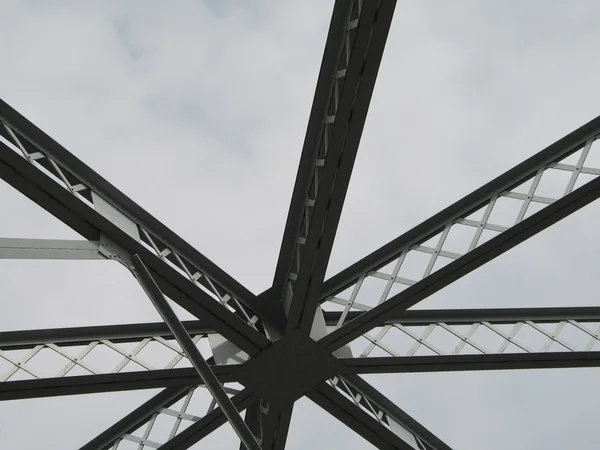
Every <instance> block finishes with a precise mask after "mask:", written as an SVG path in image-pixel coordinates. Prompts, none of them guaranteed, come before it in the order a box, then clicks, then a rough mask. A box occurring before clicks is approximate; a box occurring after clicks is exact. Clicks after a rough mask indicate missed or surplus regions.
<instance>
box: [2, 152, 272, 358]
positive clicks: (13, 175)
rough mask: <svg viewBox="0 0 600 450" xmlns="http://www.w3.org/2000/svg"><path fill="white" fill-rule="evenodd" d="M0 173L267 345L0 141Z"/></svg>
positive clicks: (198, 310)
mask: <svg viewBox="0 0 600 450" xmlns="http://www.w3.org/2000/svg"><path fill="white" fill-rule="evenodd" d="M0 177H1V178H3V179H4V180H5V181H6V182H8V183H9V184H11V185H12V186H13V187H15V188H16V189H18V190H19V191H21V192H22V193H24V194H25V195H27V196H28V197H30V198H31V199H32V200H33V201H35V202H36V203H38V204H39V205H40V206H42V207H44V208H46V209H47V210H48V211H49V212H51V213H53V214H54V215H56V216H57V217H58V218H59V219H61V220H63V221H64V222H65V223H66V224H67V225H69V226H71V227H72V228H74V229H75V231H77V232H79V233H81V234H82V235H83V236H84V237H86V238H87V239H90V240H99V238H100V236H99V235H100V230H102V233H103V234H105V235H108V236H110V238H111V239H112V241H114V242H116V243H117V244H118V245H120V246H121V247H122V248H124V249H125V250H126V251H128V252H129V253H131V254H135V253H139V254H141V255H145V256H144V261H145V262H146V263H147V264H148V266H149V267H150V268H151V269H152V271H153V274H154V276H155V278H156V279H157V282H158V283H159V285H160V286H161V289H162V290H163V291H164V292H165V293H166V294H167V295H169V297H170V298H172V299H173V300H174V301H175V302H177V303H178V304H179V305H181V306H182V307H183V308H185V309H187V310H188V311H189V312H190V313H192V314H193V315H195V316H196V317H202V319H203V320H205V321H206V322H207V323H209V324H210V325H211V327H213V328H214V329H216V330H218V331H219V332H220V333H221V334H223V335H224V336H225V337H227V338H228V339H229V340H231V341H232V342H234V343H235V344H236V345H237V346H238V347H240V348H241V349H243V350H244V351H246V352H247V353H249V354H253V353H256V352H257V351H258V350H259V349H260V348H262V347H264V346H266V345H268V342H269V340H268V339H267V338H266V337H264V336H262V335H261V334H260V333H258V332H257V331H256V330H254V329H252V328H250V326H248V325H247V324H246V323H244V321H242V320H241V319H240V318H239V317H237V316H236V315H235V314H233V313H232V312H230V311H229V310H228V309H227V308H225V307H224V306H223V305H221V304H220V303H219V302H217V301H215V300H214V299H213V298H211V297H210V296H209V295H208V294H207V293H205V292H204V291H203V290H202V289H201V288H199V287H197V286H195V285H194V284H193V283H191V282H190V281H189V280H187V279H186V278H185V277H184V276H183V275H182V274H181V273H179V272H178V271H177V270H175V269H174V268H172V267H171V266H169V265H168V264H166V263H165V262H164V261H162V260H161V259H160V258H158V257H157V256H155V255H154V254H153V253H152V252H151V251H150V250H148V249H147V248H146V247H145V246H144V245H143V244H142V243H140V242H138V241H136V240H135V239H133V238H132V237H131V236H130V235H128V234H127V233H125V232H124V231H123V230H122V229H120V228H119V227H117V226H116V225H115V224H113V223H112V222H111V221H110V220H108V219H107V218H105V217H103V216H102V215H101V214H99V213H98V212H97V211H95V210H94V209H92V208H90V207H89V206H88V205H86V204H85V203H84V202H83V201H81V200H79V199H78V198H76V197H75V196H74V195H72V194H71V193H70V192H69V191H68V190H66V189H64V188H63V187H61V186H60V185H58V184H57V183H56V182H55V181H54V180H52V179H51V178H50V177H49V176H48V175H46V174H45V173H43V172H42V171H41V170H40V169H38V168H36V167H35V166H34V165H33V164H31V163H30V162H28V161H27V160H25V159H24V158H22V157H20V156H19V155H17V154H16V153H15V152H14V151H12V150H11V149H9V148H8V147H7V146H6V145H5V144H4V143H2V142H0Z"/></svg>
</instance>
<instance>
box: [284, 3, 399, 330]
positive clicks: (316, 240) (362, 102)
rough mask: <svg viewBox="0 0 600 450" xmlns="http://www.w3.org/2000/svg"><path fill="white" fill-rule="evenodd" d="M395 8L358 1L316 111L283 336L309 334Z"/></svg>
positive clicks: (288, 274) (286, 294)
mask: <svg viewBox="0 0 600 450" xmlns="http://www.w3.org/2000/svg"><path fill="white" fill-rule="evenodd" d="M346 3H348V2H346ZM395 5H396V2H395V0H381V1H377V2H375V1H373V2H360V1H356V2H354V3H353V6H352V8H353V9H352V10H351V11H350V15H349V16H347V17H348V19H347V21H346V25H345V30H346V31H345V33H343V35H344V42H343V49H342V51H341V52H338V55H339V57H338V58H337V61H338V63H337V66H336V67H335V69H334V72H333V73H329V74H328V76H329V78H328V79H327V81H328V83H331V82H332V81H333V83H332V85H331V84H330V89H329V95H328V96H327V97H328V100H327V109H326V110H321V111H320V112H321V115H320V117H319V120H320V122H319V125H320V127H318V128H319V141H316V142H317V143H318V146H317V147H310V146H309V147H308V148H309V149H310V150H311V154H312V155H314V156H313V158H312V162H313V167H312V168H311V169H310V171H309V172H310V179H311V181H310V183H311V184H310V188H309V191H308V194H305V195H304V197H303V201H304V207H303V208H304V212H305V214H304V217H302V221H303V222H301V223H303V225H302V226H303V227H304V230H305V232H304V234H303V235H302V236H303V237H296V240H295V253H293V258H292V259H293V264H292V268H291V269H290V270H289V271H288V272H286V280H285V282H284V286H283V287H284V291H283V295H284V298H285V300H286V301H287V300H288V299H289V298H290V296H291V303H284V305H285V306H286V311H287V312H288V325H287V330H291V329H294V328H296V327H300V328H301V329H303V330H304V331H307V332H308V331H310V329H311V326H312V323H313V318H314V315H315V310H316V307H317V305H318V300H319V297H318V296H319V293H320V290H321V284H322V282H323V279H324V277H325V271H326V269H327V264H328V261H329V257H330V254H331V249H332V247H333V241H334V238H335V234H336V231H337V226H338V224H339V219H340V215H341V212H342V207H343V204H344V199H345V197H346V193H347V190H348V184H349V182H350V177H351V174H352V169H353V167H354V161H355V159H356V154H357V151H358V145H359V142H360V138H361V135H362V131H363V128H364V124H365V120H366V116H367V111H368V108H369V104H370V101H371V96H372V94H373V88H374V85H375V80H376V78H377V72H378V70H379V65H380V63H381V58H382V56H383V50H384V47H385V43H386V39H387V35H388V32H389V28H390V25H391V20H392V16H393V12H394V8H395ZM334 12H335V10H334ZM355 16H356V19H355V18H354V17H355ZM336 42H337V44H336V45H339V40H338V41H336ZM324 70H325V67H323V70H322V72H323V71H324ZM318 87H319V86H318ZM311 118H312V117H311ZM305 148H306V147H305ZM313 148H316V151H315V150H314V149H313ZM302 226H301V229H302ZM296 229H297V228H296ZM304 236H305V237H304ZM288 267H289V266H288ZM275 281H276V282H277V283H281V282H282V281H281V280H277V279H276V280H275ZM276 289H278V291H276V292H282V291H281V289H280V287H279V286H276ZM288 305H289V307H288Z"/></svg>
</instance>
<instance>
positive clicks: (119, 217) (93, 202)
mask: <svg viewBox="0 0 600 450" xmlns="http://www.w3.org/2000/svg"><path fill="white" fill-rule="evenodd" d="M2 139H4V140H5V141H8V142H10V145H8V144H6V143H5V142H3V141H2ZM18 151H20V152H21V153H22V154H23V156H21V155H20V154H19V153H17V152H18ZM0 178H2V179H4V180H5V181H6V182H7V183H9V184H10V185H11V186H13V187H14V188H16V189H17V190H19V191H20V192H22V193H23V194H25V195H26V196H27V197H29V198H30V199H31V200H33V201H34V202H35V203H37V204H38V205H40V206H41V207H43V208H44V209H46V210H47V211H48V212H50V213H51V214H53V215H54V216H56V217H57V218H58V219H60V220H61V221H63V222H64V223H65V224H67V225H68V226H70V227H71V228H73V229H74V230H75V231H77V232H78V233H80V234H81V235H82V236H84V237H85V238H86V239H88V240H91V241H97V240H99V239H100V237H101V235H102V236H105V237H106V238H108V239H110V241H111V242H112V243H114V244H115V245H117V246H118V247H120V248H121V249H123V250H124V251H125V252H126V253H129V254H136V253H137V254H140V256H141V257H142V259H143V260H144V262H145V263H146V264H147V265H148V266H149V268H150V269H151V271H152V272H153V273H154V274H155V275H156V278H157V282H158V283H159V285H161V288H162V289H163V291H164V292H165V294H166V295H168V296H169V297H171V298H172V299H173V300H174V301H176V302H177V303H179V304H180V305H181V306H182V307H184V308H185V309H187V310H188V311H190V312H191V313H192V314H194V315H196V316H202V317H203V319H204V320H207V321H208V322H210V323H211V325H213V326H214V327H215V328H216V329H218V330H219V331H220V332H222V334H223V335H225V336H227V335H228V334H229V335H230V336H231V337H232V338H231V340H232V341H237V342H236V345H238V346H239V347H240V348H243V349H244V350H245V351H250V353H254V352H256V351H258V350H259V349H261V348H263V347H264V346H266V345H268V342H269V341H268V339H266V337H264V336H261V335H260V333H258V332H256V331H255V330H254V329H252V328H251V327H250V326H249V325H248V323H252V321H253V320H254V319H253V318H252V316H254V314H255V313H258V314H260V316H261V318H265V319H266V320H273V321H274V322H276V321H277V318H276V317H274V313H273V310H272V309H271V308H268V307H266V305H264V304H263V303H262V302H261V301H260V300H259V299H257V298H256V297H255V296H254V295H253V294H252V293H250V292H249V291H248V290H246V289H245V288H243V287H242V286H241V285H240V284H239V283H237V282H235V280H233V279H232V278H231V277H229V276H228V275H227V274H226V273H225V272H223V271H222V270H221V269H219V268H218V267H217V266H216V265H214V264H213V263H212V262H211V261H209V260H208V259H207V258H206V257H204V256H203V255H202V254H200V253H199V252H197V251H196V250H194V249H193V248H192V247H191V246H190V245H189V244H187V243H186V242H185V241H183V240H182V239H181V238H180V237H178V236H177V235H176V234H174V233H173V232H172V231H170V230H169V229H167V228H166V227H165V226H164V225H162V224H161V223H160V222H158V221H157V220H156V219H155V218H153V217H152V216H151V215H150V214H148V213H147V212H146V211H144V210H143V209H142V208H140V207H139V206H138V205H137V204H135V203H134V202H133V201H132V200H130V199H129V198H128V197H126V196H125V195H124V194H123V193H121V192H120V191H118V190H117V189H116V188H114V187H113V186H112V185H111V184H110V183H108V182H107V181H106V180H104V179H103V178H102V177H100V176H99V175H98V174H97V173H95V172H94V171H92V170H91V169H90V168H89V167H87V166H86V165H85V164H83V163H82V162H81V161H79V160H78V159H77V158H76V157H75V156H73V155H72V154H70V153H69V152H68V151H67V150H65V149H64V148H63V147H61V146H60V145H59V144H58V143H56V142H55V141H54V140H52V139H51V138H50V137H49V136H47V135H46V134H44V133H43V132H42V131H41V130H39V129H38V128H37V127H35V126H34V125H33V124H32V123H31V122H29V121H27V120H26V119H25V118H23V117H22V116H21V115H20V114H19V113H18V112H16V111H15V110H14V109H12V108H11V107H10V106H8V105H7V104H6V103H4V102H3V101H1V100H0ZM207 292H210V294H209V293H207ZM215 297H216V298H215ZM218 299H220V300H221V301H223V302H228V304H229V305H230V306H232V307H234V309H236V311H237V313H238V314H239V316H240V317H241V318H242V319H243V320H242V319H240V318H239V317H236V316H235V314H233V313H231V312H230V311H229V310H228V309H227V308H224V307H223V306H222V305H220V304H219V300H218ZM244 322H246V324H244ZM244 347H246V348H244Z"/></svg>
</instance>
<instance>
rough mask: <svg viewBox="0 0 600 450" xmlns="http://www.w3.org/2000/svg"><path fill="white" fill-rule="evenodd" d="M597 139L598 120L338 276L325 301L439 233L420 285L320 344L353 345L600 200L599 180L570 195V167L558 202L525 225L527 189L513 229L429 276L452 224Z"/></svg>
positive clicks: (482, 225)
mask: <svg viewBox="0 0 600 450" xmlns="http://www.w3.org/2000/svg"><path fill="white" fill-rule="evenodd" d="M598 133H600V118H597V119H594V120H593V121H592V122H590V123H588V124H587V125H584V126H583V127H581V128H580V129H578V130H576V131H575V132H573V133H571V134H570V135H568V136H566V137H565V138H563V139H561V140H559V141H558V142H556V143H555V144H553V145H551V146H550V147H548V148H547V149H545V150H543V151H542V152H540V153H538V154H537V155H535V156H534V157H532V158H530V159H529V160H527V161H525V162H524V163H522V164H520V165H519V166H517V167H515V168H513V169H511V170H510V171H508V172H507V173H505V174H504V175H502V176H500V177H499V178H498V179H496V180H494V181H492V182H491V183H489V184H488V185H486V186H484V187H483V188H480V189H479V190H477V191H475V192H474V193H472V194H470V195H469V196H467V197H465V198H464V199H463V200H461V201H459V202H458V203H456V204H455V205H453V206H451V207H450V208H448V209H446V210H444V211H442V212H441V213H439V214H438V215H436V216H434V217H433V218H431V219H429V220H428V221H426V222H424V223H423V224H421V225H419V226H417V227H416V228H414V229H413V230H411V231H409V232H408V233H406V234H405V235H403V236H401V237H400V238H398V239H397V240H395V241H393V242H392V243H391V244H388V245H387V246H385V247H384V248H383V250H382V249H380V250H378V251H377V252H375V253H374V255H375V256H373V255H372V256H370V257H367V258H365V259H364V260H362V261H361V262H359V263H357V264H355V265H354V266H352V267H351V268H350V269H347V270H346V271H343V272H342V273H341V274H340V275H339V276H336V277H334V278H333V279H332V281H330V282H329V283H328V284H327V288H326V291H325V294H324V296H325V297H327V296H329V295H331V294H333V293H335V292H339V291H340V289H344V288H345V287H348V286H349V285H351V284H352V282H353V281H357V280H359V279H361V277H363V278H364V277H365V276H367V275H368V274H370V273H372V272H373V271H374V270H376V269H377V268H378V267H381V264H386V263H388V262H390V260H393V258H394V256H400V258H401V259H402V255H406V253H407V252H409V251H413V250H414V248H416V247H417V246H419V245H420V244H421V243H422V242H424V241H425V240H426V239H428V238H430V237H432V236H435V235H436V234H438V233H439V234H440V238H439V241H438V247H437V248H435V249H433V252H434V254H433V257H432V258H431V260H430V264H429V266H428V268H427V271H426V273H425V275H424V277H423V278H422V279H421V280H420V281H416V282H414V283H413V282H411V283H410V286H409V287H407V288H406V289H405V290H404V291H402V292H400V293H399V294H396V295H394V296H392V297H390V298H389V299H386V298H382V303H381V304H379V305H378V306H376V307H375V308H373V309H371V310H369V311H367V312H366V313H365V314H362V315H361V316H360V317H358V318H357V319H356V320H353V321H352V322H349V323H348V324H346V325H344V326H343V327H341V328H339V329H337V330H336V331H334V332H333V333H331V334H330V335H328V336H326V337H325V338H323V339H322V340H321V341H320V343H321V344H322V345H324V346H325V347H327V348H328V349H330V350H335V349H337V348H339V347H341V346H342V345H344V344H347V343H348V342H351V341H352V340H354V339H355V338H357V337H359V336H360V335H361V334H363V333H365V332H366V331H368V330H370V329H372V328H374V327H375V326H377V325H379V324H381V323H383V322H385V321H386V320H387V319H389V318H390V317H392V316H393V315H395V314H397V313H399V312H401V311H404V310H406V309H407V308H410V307H411V306H414V305H415V304H416V303H418V302H419V301H421V300H423V299H425V298H427V297H428V296H430V295H432V294H433V293H435V292H437V291H438V290H440V289H442V288H443V287H445V286H447V285H448V284H450V283H452V282H454V281H456V280H457V279H459V278H460V277H462V276H464V275H466V274H467V273H470V272H471V271H473V270H475V269H476V268H478V267H480V266H481V265H483V264H485V263H487V262H488V261H490V260H492V259H494V258H495V257H497V256H499V255H501V254H503V253H504V252H506V251H507V250H509V249H511V248H512V247H514V246H516V245H518V244H520V243H521V242H523V241H525V240H526V239H528V238H530V237H531V236H534V235H535V234H537V233H539V232H540V231H542V230H544V229H545V228H547V227H549V226H551V225H553V224H554V223H556V222H558V221H559V220H561V219H563V218H564V217H566V216H568V215H569V214H572V213H573V212H575V211H577V210H579V209H580V208H583V207H584V206H586V205H587V204H589V203H591V202H593V201H594V200H596V199H597V198H598V197H600V179H599V178H595V179H594V180H592V181H590V182H588V183H587V184H584V185H583V186H582V187H580V188H578V189H576V190H572V189H573V184H574V182H575V180H576V178H577V175H578V173H579V171H580V170H581V168H580V167H573V168H572V169H569V170H570V171H571V172H572V173H573V175H572V177H571V178H570V179H571V182H570V183H569V185H568V186H567V189H566V191H565V195H564V196H563V197H562V198H560V199H558V200H555V199H551V200H549V202H548V203H549V204H548V206H546V207H545V208H543V209H542V210H541V211H539V212H537V213H534V214H533V215H531V216H530V217H528V218H526V219H524V218H523V217H524V212H525V211H526V207H527V205H528V204H529V202H530V201H531V200H532V198H531V197H532V196H533V195H534V193H533V192H532V191H531V188H530V195H529V197H527V196H525V198H524V202H525V203H524V204H523V205H524V207H525V209H522V214H519V216H518V217H517V221H516V224H515V225H513V226H512V227H505V228H504V229H502V231H501V232H499V234H498V235H497V236H496V237H494V238H492V239H490V240H489V241H487V242H485V243H484V244H481V245H480V246H478V247H477V246H476V245H473V244H472V245H471V247H470V248H469V250H468V251H467V252H466V253H464V254H462V255H456V257H455V258H454V260H453V261H452V262H450V263H449V264H448V265H446V266H445V267H442V268H441V269H439V270H437V271H433V272H432V270H431V268H432V267H433V264H432V262H433V263H435V256H436V255H437V254H439V253H440V248H441V247H442V245H443V243H444V239H445V236H446V235H447V234H448V232H449V230H450V228H451V227H452V226H453V225H454V224H455V223H461V222H460V221H464V220H465V219H464V218H465V217H467V216H468V215H469V214H470V213H471V212H474V211H476V210H477V209H479V208H482V207H483V206H485V205H487V207H486V208H487V209H486V214H487V215H488V217H489V213H490V212H491V210H492V208H493V207H494V204H495V201H496V199H497V198H498V196H500V194H502V193H507V194H510V192H509V190H510V189H512V188H514V187H515V186H516V185H519V184H520V183H523V182H525V181H527V180H528V179H530V178H531V177H532V176H535V180H534V183H533V185H532V186H533V191H534V190H535V187H536V180H537V182H539V180H540V178H541V176H542V175H543V172H544V171H545V170H547V169H548V168H550V167H552V166H553V165H554V166H555V165H556V164H559V163H560V161H561V158H566V157H567V156H569V155H570V154H572V153H574V152H575V151H577V150H579V149H582V148H583V153H582V155H583V156H585V152H586V151H588V150H589V148H590V146H591V145H592V142H593V140H594V139H595V137H596V136H597V135H598ZM498 180H499V181H498ZM515 195H516V194H515ZM487 220H488V219H487V217H486V215H485V214H484V219H482V221H481V223H480V226H479V230H481V231H483V229H484V228H485V226H486V223H487ZM481 231H478V232H477V233H479V234H476V235H475V239H474V241H473V242H474V243H475V244H476V243H477V239H478V238H479V236H480V233H481ZM384 255H385V256H384ZM401 259H400V260H399V262H400V263H401V262H402V261H401ZM375 261H376V263H375ZM398 267H399V266H398Z"/></svg>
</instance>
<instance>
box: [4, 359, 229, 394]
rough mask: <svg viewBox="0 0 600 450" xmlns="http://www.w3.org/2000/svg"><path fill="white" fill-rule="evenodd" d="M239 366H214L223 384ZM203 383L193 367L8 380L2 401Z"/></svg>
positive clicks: (5, 383)
mask: <svg viewBox="0 0 600 450" xmlns="http://www.w3.org/2000/svg"><path fill="white" fill-rule="evenodd" d="M239 368H240V366H234V365H230V366H214V367H213V372H214V373H215V375H216V376H217V378H218V379H219V381H220V382H221V383H227V382H232V381H237V374H238V371H239ZM201 384H203V382H202V379H201V378H200V377H199V376H198V374H197V372H196V370H195V369H192V368H185V369H165V370H148V371H140V372H119V373H110V374H103V375H81V376H73V377H61V378H43V379H37V380H23V381H5V382H3V383H0V401H2V400H18V399H26V398H39V397H56V396H59V395H79V394H94V393H99V392H117V391H134V390H139V389H155V388H164V387H177V386H194V385H201Z"/></svg>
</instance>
